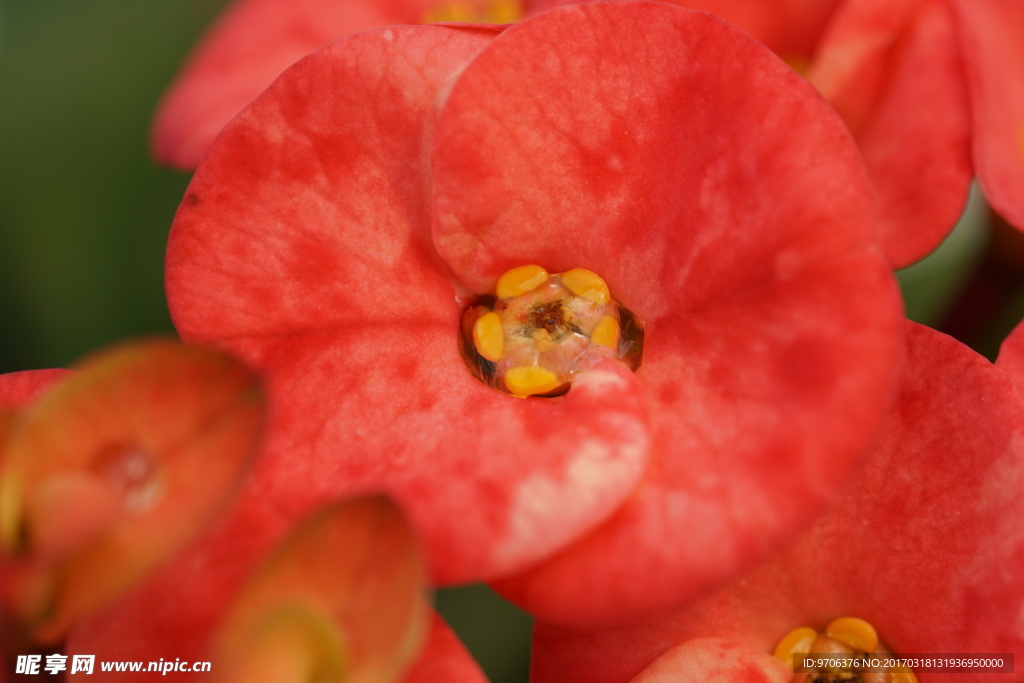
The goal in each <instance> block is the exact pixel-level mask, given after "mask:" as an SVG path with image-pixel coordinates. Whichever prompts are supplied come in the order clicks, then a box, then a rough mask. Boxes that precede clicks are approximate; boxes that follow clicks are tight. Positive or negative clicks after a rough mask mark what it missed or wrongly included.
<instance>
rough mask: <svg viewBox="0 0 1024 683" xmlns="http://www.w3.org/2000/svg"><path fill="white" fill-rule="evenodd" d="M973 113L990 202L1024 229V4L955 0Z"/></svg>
mask: <svg viewBox="0 0 1024 683" xmlns="http://www.w3.org/2000/svg"><path fill="white" fill-rule="evenodd" d="M953 8H954V10H955V11H956V15H957V21H958V26H957V28H958V29H959V32H960V38H961V44H962V46H963V54H964V61H965V63H966V67H967V77H968V81H967V83H968V86H969V88H970V92H971V105H972V107H971V109H972V110H971V113H972V115H973V117H974V121H973V123H974V163H975V165H976V166H977V168H978V175H979V176H980V177H981V182H982V185H984V187H985V193H986V194H987V195H988V199H989V201H990V202H991V204H992V206H993V207H994V208H995V209H996V211H998V212H999V213H1000V214H1001V215H1002V216H1003V217H1005V218H1006V220H1008V221H1009V222H1011V223H1013V224H1014V225H1016V226H1017V227H1018V228H1021V229H1024V192H1021V188H1022V187H1024V43H1022V42H1021V36H1022V35H1024V4H1022V3H1020V2H1019V1H1018V0H955V1H954V2H953Z"/></svg>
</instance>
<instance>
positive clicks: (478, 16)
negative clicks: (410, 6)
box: [420, 0, 523, 24]
mask: <svg viewBox="0 0 1024 683" xmlns="http://www.w3.org/2000/svg"><path fill="white" fill-rule="evenodd" d="M522 18H523V9H522V7H521V6H520V4H519V0H476V1H474V0H455V1H453V2H439V3H437V4H436V5H434V6H433V7H431V8H430V9H428V10H427V11H426V12H425V13H424V14H423V18H422V19H420V23H421V24H433V23H435V22H454V23H459V24H512V23H515V22H517V21H519V20H520V19H522Z"/></svg>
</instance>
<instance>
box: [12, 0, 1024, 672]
mask: <svg viewBox="0 0 1024 683" xmlns="http://www.w3.org/2000/svg"><path fill="white" fill-rule="evenodd" d="M224 4H226V3H225V0H141V1H140V0H18V1H12V0H7V2H5V3H4V4H2V5H0V93H2V102H3V104H2V105H0V292H2V294H0V372H8V371H14V370H23V369H30V368H46V367H61V366H67V365H69V364H70V363H72V362H74V361H75V359H77V358H79V357H81V356H83V355H84V354H86V353H88V352H90V351H92V350H94V349H97V348H99V347H101V346H104V345H106V344H108V343H110V342H113V341H115V340H119V339H123V338H125V337H131V336H136V335H144V334H152V333H173V328H172V327H171V323H170V319H169V318H168V315H167V309H166V305H165V303H164V298H163V282H162V265H163V253H164V245H165V240H166V235H167V230H168V228H169V226H170V224H171V220H172V217H173V215H174V211H175V209H176V207H177V204H178V201H179V199H180V198H181V196H182V194H183V192H184V188H185V186H186V184H187V182H188V175H187V174H183V173H179V172H176V171H172V170H167V169H162V168H159V167H157V166H156V165H155V164H153V163H152V162H151V161H150V157H149V153H148V149H147V137H148V129H149V124H150V119H151V116H152V113H153V111H154V108H155V106H156V103H157V101H158V99H159V97H160V95H161V93H162V92H163V90H164V88H165V87H166V86H167V84H168V83H169V82H170V80H171V78H172V77H173V75H174V73H175V72H176V70H177V68H178V67H179V65H180V64H181V61H182V60H183V59H184V56H185V55H186V53H187V52H188V49H189V47H190V46H191V45H193V44H194V42H195V40H196V39H197V38H198V36H199V35H200V32H201V31H202V30H203V28H204V27H205V26H206V25H207V23H208V22H209V21H210V19H212V18H213V17H214V16H215V15H216V13H217V12H218V10H219V9H220V8H221V7H222V6H223V5H224ZM969 215H970V216H971V220H969V221H968V222H967V223H966V224H965V225H964V226H962V228H961V229H960V230H959V231H958V232H957V233H956V235H955V236H954V237H953V238H952V239H951V240H949V242H948V243H947V245H946V246H945V247H944V248H943V249H942V250H940V252H939V253H938V254H937V255H936V256H934V257H933V258H930V259H929V260H928V261H926V262H924V263H922V264H920V265H918V266H915V267H914V268H912V269H910V270H908V271H905V272H904V273H902V274H901V276H900V277H901V281H902V283H903V285H904V288H905V292H906V295H907V306H908V311H909V314H910V315H911V317H913V318H915V319H917V320H920V321H923V322H926V323H930V324H937V321H940V320H943V319H944V317H945V314H946V311H947V310H948V309H949V307H950V306H951V305H953V303H954V302H955V301H956V299H957V297H958V296H959V292H960V291H962V290H963V288H964V286H965V283H966V282H967V281H968V279H969V278H970V277H971V273H972V269H973V268H974V267H975V266H976V265H977V264H979V263H981V264H985V263H986V261H985V256H984V250H985V246H986V240H987V232H986V224H987V213H986V210H985V207H984V205H983V202H978V203H976V204H975V206H974V209H973V211H971V212H969ZM1011 294H1012V296H1009V298H1008V299H1007V301H1006V302H1001V303H1000V306H1001V308H1000V310H999V311H998V313H997V314H995V315H994V316H990V317H994V318H997V320H995V321H994V322H993V321H991V320H990V321H988V322H986V323H985V325H987V327H986V328H985V330H984V331H983V332H979V334H978V339H977V340H974V341H973V343H974V345H975V346H976V347H977V348H980V349H981V350H983V351H984V352H986V353H987V354H989V355H990V356H991V355H992V354H993V353H994V350H995V348H997V346H998V342H999V340H1000V339H1001V338H1002V335H1003V334H1005V332H1006V331H1007V330H1008V329H1009V327H1010V326H1012V325H1013V324H1014V323H1015V322H1016V320H1017V319H1019V316H1020V307H1021V304H1022V303H1024V302H1022V297H1021V296H1020V292H1019V291H1018V292H1016V294H1013V293H1012V292H1011ZM1014 297H1015V298H1014ZM1004 303H1005V305H1004ZM438 603H439V606H440V608H441V610H442V612H443V613H444V614H445V615H446V616H447V618H448V619H449V620H450V621H451V622H452V624H453V625H454V626H455V627H456V629H457V630H458V631H459V632H460V634H461V635H462V637H463V639H464V641H465V642H466V643H467V644H468V645H469V647H470V648H471V649H472V651H473V652H474V653H475V654H476V656H477V657H478V659H479V660H480V661H481V662H482V664H483V665H484V667H485V669H486V670H487V672H488V674H489V676H490V677H491V680H492V681H495V683H502V682H504V681H522V680H525V679H526V667H527V655H526V649H527V646H528V631H529V624H530V621H529V618H528V617H527V616H525V615H524V614H523V613H521V612H519V611H518V610H516V609H515V608H513V607H511V606H509V605H507V604H506V603H504V602H503V601H501V600H500V599H498V598H496V597H495V596H494V595H493V594H491V593H490V592H489V591H488V590H487V589H485V588H480V587H476V588H468V589H460V590H454V591H444V592H443V593H442V594H441V595H440V596H439V598H438ZM171 654H173V653H171Z"/></svg>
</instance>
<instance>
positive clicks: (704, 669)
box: [562, 638, 793, 683]
mask: <svg viewBox="0 0 1024 683" xmlns="http://www.w3.org/2000/svg"><path fill="white" fill-rule="evenodd" d="M792 679H793V672H792V670H790V669H789V667H787V666H786V665H785V664H783V663H782V662H780V661H779V660H777V659H775V658H774V657H772V656H771V655H769V654H767V653H765V652H758V651H757V650H751V649H749V648H747V647H744V646H742V645H740V644H739V643H735V642H732V641H728V640H723V639H721V638H699V639H696V640H690V641H687V642H685V643H683V644H682V645H677V646H676V647H674V648H672V649H671V650H669V651H668V652H666V653H665V654H663V655H661V656H660V657H658V658H657V659H656V660H654V661H653V662H651V664H649V665H648V666H647V667H646V668H645V669H644V670H643V671H641V672H640V673H639V674H637V675H636V676H635V677H634V678H632V679H631V681H630V683H678V681H716V682H717V683H730V681H735V682H736V683H789V681H791V680H792ZM562 680H566V681H568V679H565V678H563V679H562ZM580 680H589V679H580ZM623 680H625V679H623Z"/></svg>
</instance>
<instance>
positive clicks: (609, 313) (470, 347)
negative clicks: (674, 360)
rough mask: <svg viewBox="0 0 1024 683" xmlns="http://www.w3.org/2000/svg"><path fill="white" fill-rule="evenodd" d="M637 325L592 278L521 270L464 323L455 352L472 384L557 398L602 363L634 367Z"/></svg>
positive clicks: (639, 347) (638, 349)
mask: <svg viewBox="0 0 1024 683" xmlns="http://www.w3.org/2000/svg"><path fill="white" fill-rule="evenodd" d="M643 344H644V329H643V323H641V322H640V320H639V319H638V318H637V317H636V315H634V314H633V312H632V311H630V310H629V309H627V308H626V307H624V306H622V305H621V304H620V303H619V302H617V301H616V300H615V299H614V298H613V297H612V296H611V292H610V291H609V290H608V286H607V284H605V282H604V280H603V279H601V277H600V276H598V275H597V274H596V273H593V272H591V271H589V270H585V269H583V268H574V269H572V270H569V271H566V272H564V273H556V274H554V275H552V274H550V273H548V272H547V271H546V270H544V269H543V268H541V267H540V266H537V265H527V266H520V267H518V268H513V269H512V270H509V271H507V272H506V273H505V274H504V275H502V276H501V277H500V278H499V279H498V283H497V286H496V287H495V293H494V294H488V295H485V296H482V297H479V298H477V299H476V300H474V301H473V302H472V303H470V305H469V306H468V307H467V308H466V311H465V313H464V314H463V316H462V330H461V335H460V340H459V347H460V351H461V352H462V356H463V358H464V359H465V361H466V365H467V366H468V367H469V370H470V372H472V373H473V375H474V376H475V377H477V378H478V379H479V380H481V381H482V382H484V383H485V384H487V385H488V386H490V387H493V388H495V389H497V390H499V391H503V392H505V393H509V394H512V395H514V396H520V397H525V396H558V395H560V394H564V393H565V392H567V391H568V390H569V387H570V385H571V384H572V379H573V376H574V375H575V374H576V373H577V372H579V371H581V370H585V369H586V368H588V367H591V366H592V365H594V364H595V363H597V362H599V361H600V360H602V359H605V358H617V359H619V360H620V361H622V362H623V363H625V364H626V365H627V366H628V367H629V368H630V369H631V370H636V369H637V368H638V367H640V361H641V356H642V355H643Z"/></svg>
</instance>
